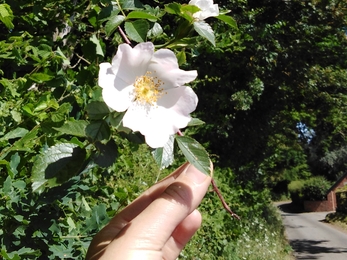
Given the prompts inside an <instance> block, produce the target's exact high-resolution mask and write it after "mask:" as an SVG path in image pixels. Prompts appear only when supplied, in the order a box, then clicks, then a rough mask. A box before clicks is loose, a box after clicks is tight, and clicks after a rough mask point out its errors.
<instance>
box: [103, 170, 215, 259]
mask: <svg viewBox="0 0 347 260" xmlns="http://www.w3.org/2000/svg"><path fill="white" fill-rule="evenodd" d="M210 182H211V178H210V177H209V176H206V175H204V174H203V173H201V172H200V171H198V170H197V169H196V168H195V167H194V166H193V165H189V166H188V167H187V168H186V169H185V170H184V171H183V172H182V173H181V174H180V175H179V176H178V177H177V179H176V180H175V181H174V182H173V183H172V184H170V185H169V186H168V187H167V189H165V191H164V192H163V193H162V194H161V195H160V196H159V197H158V198H157V199H156V200H154V201H153V202H152V203H151V204H150V205H148V207H147V208H146V209H144V210H143V211H142V212H141V214H139V215H138V216H137V217H135V218H134V219H133V220H132V221H130V222H129V224H128V225H127V226H126V227H124V228H123V229H122V230H121V231H120V233H119V234H118V235H117V237H116V239H115V240H113V241H112V242H111V243H110V244H109V246H108V247H107V248H106V249H105V252H104V256H105V259H109V258H111V257H112V256H113V257H114V256H115V255H117V257H119V259H163V258H165V259H175V256H174V255H177V254H179V252H178V249H179V246H177V247H176V249H174V248H171V249H169V250H168V252H169V251H170V250H171V251H173V250H174V251H175V254H173V255H172V256H164V255H163V248H164V246H165V245H166V244H167V243H168V241H169V240H170V239H171V237H172V235H173V234H174V231H175V229H176V228H177V227H178V226H179V225H180V223H181V222H182V221H183V220H184V219H185V218H186V217H187V216H188V215H190V214H191V213H192V212H193V211H194V210H195V209H196V208H197V207H198V205H199V204H200V202H201V200H202V198H203V197H204V195H205V193H206V191H207V189H208V186H209V185H210ZM183 227H184V226H182V228H183ZM190 234H191V232H189V235H190ZM176 236H177V235H176ZM182 239H183V238H182ZM183 240H184V239H183ZM138 257H140V258H138Z"/></svg>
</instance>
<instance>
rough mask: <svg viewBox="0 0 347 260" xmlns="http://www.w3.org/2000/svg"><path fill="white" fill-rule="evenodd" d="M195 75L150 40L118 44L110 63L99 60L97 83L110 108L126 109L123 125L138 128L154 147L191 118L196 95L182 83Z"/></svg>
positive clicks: (190, 79)
mask: <svg viewBox="0 0 347 260" xmlns="http://www.w3.org/2000/svg"><path fill="white" fill-rule="evenodd" d="M196 77H197V72H196V70H193V71H184V70H181V69H179V67H178V63H177V58H176V56H175V54H174V53H173V52H172V51H170V50H168V49H160V50H158V51H156V52H154V45H153V43H151V42H146V43H140V44H138V45H136V46H135V47H134V48H132V47H130V46H129V45H128V44H121V45H119V47H118V51H117V53H116V56H114V58H113V59H112V64H110V63H101V64H100V71H99V86H100V87H102V96H103V99H104V101H105V103H106V104H107V105H108V106H109V107H110V108H112V109H114V110H116V111H118V112H123V111H126V110H127V111H126V113H125V115H124V117H123V125H124V126H125V127H128V128H130V129H131V130H133V131H139V132H140V133H141V134H142V135H144V136H145V138H146V143H147V144H148V145H149V146H151V147H152V148H157V147H163V146H164V145H165V143H166V142H167V141H168V140H169V137H170V136H171V135H173V134H175V133H177V131H178V130H179V129H180V128H184V127H186V126H187V124H188V123H189V121H190V120H191V117H190V113H191V112H193V111H194V110H195V108H196V106H197V103H198V98H197V96H196V94H195V93H194V91H193V90H192V89H191V88H190V87H187V86H184V84H186V83H188V82H191V81H193V80H194V79H195V78H196Z"/></svg>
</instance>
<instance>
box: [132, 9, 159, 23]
mask: <svg viewBox="0 0 347 260" xmlns="http://www.w3.org/2000/svg"><path fill="white" fill-rule="evenodd" d="M127 19H147V20H150V21H151V22H155V21H156V20H157V17H156V16H154V15H151V14H149V13H147V12H144V11H132V12H130V13H129V14H128V15H127Z"/></svg>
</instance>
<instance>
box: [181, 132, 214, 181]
mask: <svg viewBox="0 0 347 260" xmlns="http://www.w3.org/2000/svg"><path fill="white" fill-rule="evenodd" d="M176 141H177V144H178V147H179V148H180V149H181V151H182V153H183V154H184V156H185V157H186V159H187V160H188V162H190V163H191V164H193V165H194V166H195V167H196V168H197V169H198V170H199V171H201V172H203V173H204V174H206V175H210V174H211V165H210V157H209V155H208V153H207V152H206V150H205V148H204V147H203V146H202V145H201V144H200V143H198V142H197V141H196V140H195V139H193V138H191V137H187V136H176Z"/></svg>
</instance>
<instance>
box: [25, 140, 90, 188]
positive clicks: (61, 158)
mask: <svg viewBox="0 0 347 260" xmlns="http://www.w3.org/2000/svg"><path fill="white" fill-rule="evenodd" d="M85 157H86V151H85V150H84V149H81V148H80V147H78V145H76V144H71V143H61V144H57V145H55V146H52V147H50V148H48V149H47V150H46V151H44V152H42V153H41V154H40V155H39V156H38V157H37V158H36V160H35V162H34V165H33V168H32V176H31V179H32V189H33V191H34V192H41V191H43V189H44V187H46V186H48V187H54V186H57V185H59V184H62V183H64V182H65V181H67V180H68V179H70V178H71V177H73V176H75V175H76V174H78V173H79V171H80V168H81V166H82V165H83V163H84V160H85Z"/></svg>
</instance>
